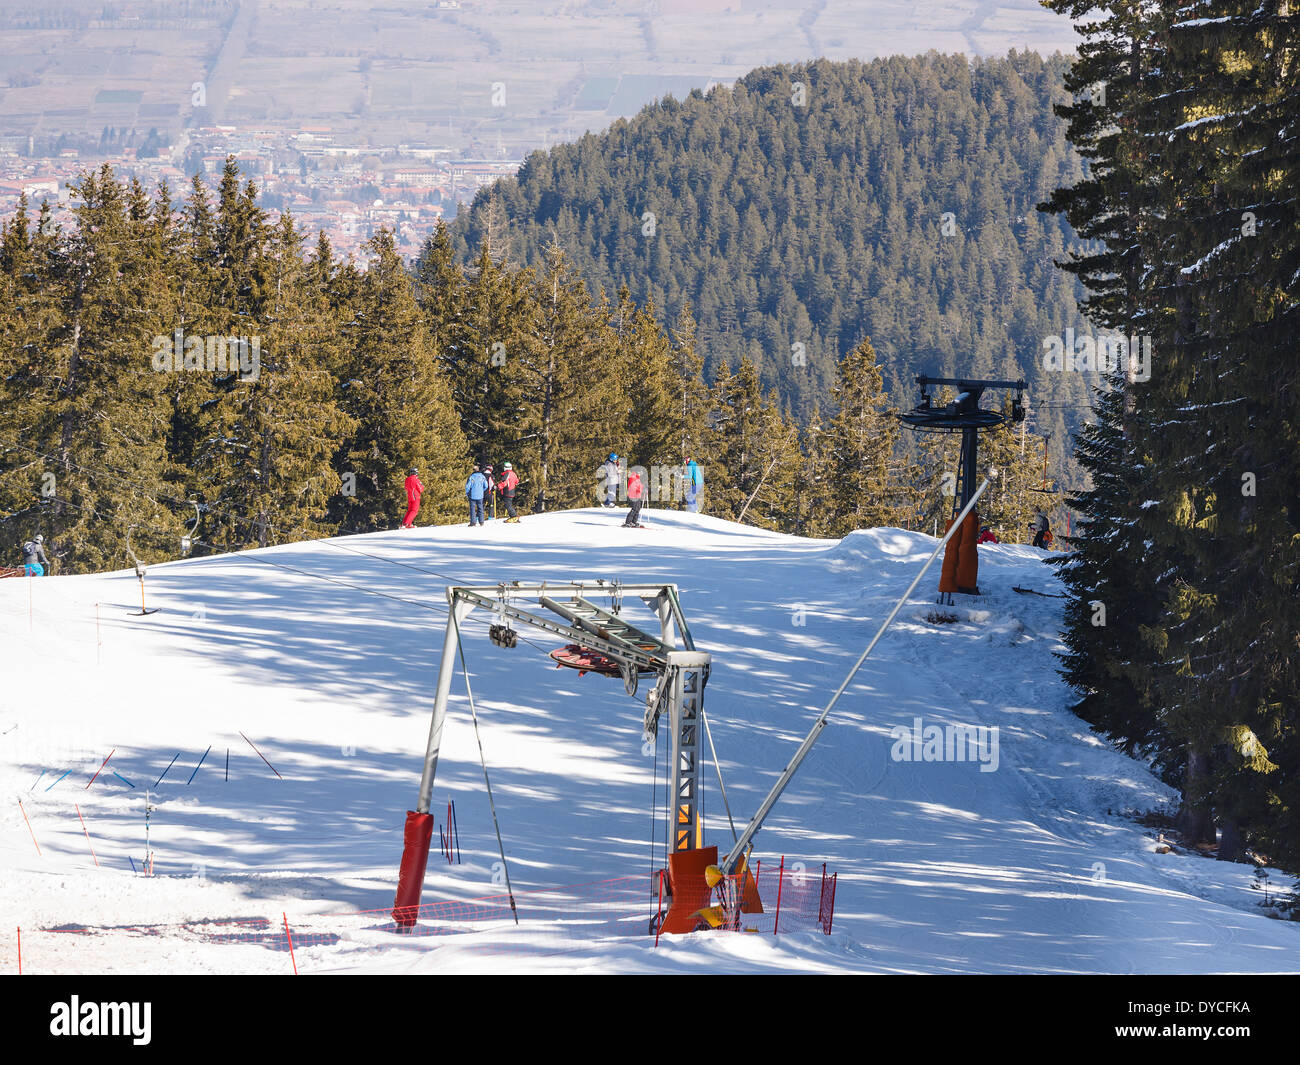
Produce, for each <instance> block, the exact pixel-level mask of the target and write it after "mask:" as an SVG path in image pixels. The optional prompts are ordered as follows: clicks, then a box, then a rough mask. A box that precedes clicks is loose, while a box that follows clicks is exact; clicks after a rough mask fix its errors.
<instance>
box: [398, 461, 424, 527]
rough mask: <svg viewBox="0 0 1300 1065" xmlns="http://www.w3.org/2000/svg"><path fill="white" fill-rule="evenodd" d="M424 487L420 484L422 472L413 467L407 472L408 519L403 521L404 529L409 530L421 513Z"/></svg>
mask: <svg viewBox="0 0 1300 1065" xmlns="http://www.w3.org/2000/svg"><path fill="white" fill-rule="evenodd" d="M423 492H424V485H422V484H421V483H420V471H419V470H417V469H415V468H414V467H412V468H411V469H409V470H407V471H406V517H405V518H403V519H402V528H403V529H409V528H410V527H411V525H412V523H413V522H414V521H415V516H416V515H417V514H419V513H420V496H421V495H422V494H423Z"/></svg>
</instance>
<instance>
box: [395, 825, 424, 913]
mask: <svg viewBox="0 0 1300 1065" xmlns="http://www.w3.org/2000/svg"><path fill="white" fill-rule="evenodd" d="M403 836H404V842H403V846H402V868H401V870H400V871H399V872H398V874H397V898H396V899H395V900H394V901H393V920H394V921H396V922H397V923H398V924H400V925H402V926H404V927H407V928H409V927H411V926H412V925H413V924H415V919H416V917H417V915H418V914H419V912H420V893H421V892H422V891H423V890H424V870H425V867H426V866H427V865H428V864H429V842H430V841H431V840H432V839H433V814H417V813H416V812H415V811H414V810H407V811H406V830H405V832H404V834H403Z"/></svg>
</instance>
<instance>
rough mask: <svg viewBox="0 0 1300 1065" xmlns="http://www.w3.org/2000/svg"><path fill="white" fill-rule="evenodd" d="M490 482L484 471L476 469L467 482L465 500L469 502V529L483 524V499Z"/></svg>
mask: <svg viewBox="0 0 1300 1065" xmlns="http://www.w3.org/2000/svg"><path fill="white" fill-rule="evenodd" d="M487 490H488V480H487V478H486V477H485V476H483V471H482V470H480V469H478V468H477V467H475V469H474V472H473V473H471V474H470V475H469V480H468V481H466V482H465V498H466V499H468V500H469V527H470V528H471V529H472V528H474V526H475V525H482V524H483V497H484V496H486V495H487Z"/></svg>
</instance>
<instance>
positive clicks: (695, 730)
mask: <svg viewBox="0 0 1300 1065" xmlns="http://www.w3.org/2000/svg"><path fill="white" fill-rule="evenodd" d="M624 596H635V597H637V598H639V599H641V600H642V602H644V603H645V604H646V606H647V607H648V608H649V609H650V610H651V611H652V612H653V613H654V614H655V615H657V617H658V619H659V634H658V635H654V634H652V633H649V632H645V631H643V630H642V629H639V628H637V627H636V626H634V625H632V624H630V623H629V622H628V621H626V620H625V619H624V618H623V617H621V616H620V612H621V606H622V599H623V597H624ZM598 599H604V600H608V601H609V603H610V606H609V607H608V608H606V607H605V606H602V605H600V604H599V603H597V602H596V601H595V600H598ZM447 600H448V605H449V616H448V619H447V631H446V636H445V638H444V643H443V654H442V660H441V663H440V665H439V670H438V681H437V688H436V693H435V696H434V707H433V716H432V720H431V722H430V726H429V740H428V744H427V746H426V750H425V758H424V769H423V773H422V775H421V779H420V791H419V796H418V798H417V801H416V806H415V809H414V810H408V811H407V814H406V826H405V832H404V846H403V853H402V864H401V869H400V872H399V875H398V884H397V894H396V898H395V899H394V903H393V911H392V916H393V920H394V922H395V923H396V924H397V925H399V926H401V927H403V928H406V929H409V928H411V927H412V926H413V925H414V924H415V923H416V920H417V917H418V914H419V907H420V896H421V893H422V890H423V885H424V875H425V868H426V864H427V861H428V855H429V846H430V842H431V839H432V831H433V818H432V815H431V813H430V806H431V802H432V796H433V782H434V776H435V773H436V771H437V765H438V756H439V750H440V747H441V743H442V730H443V726H444V724H445V721H446V713H447V702H448V697H449V695H450V692H451V681H452V673H453V671H454V668H455V661H456V658H457V653H458V651H462V644H461V633H460V629H461V625H462V624H463V623H464V621H465V619H466V618H467V617H469V615H470V614H471V613H472V612H473V611H474V610H476V609H484V610H487V611H490V612H492V613H493V614H494V615H495V617H494V623H493V624H492V625H491V626H490V628H489V638H490V640H491V641H492V643H493V644H494V645H496V646H499V647H515V646H517V643H518V636H517V634H516V632H515V631H514V628H513V625H515V624H522V625H527V626H529V627H531V628H535V629H539V630H541V631H543V632H546V633H549V634H551V635H553V636H560V637H562V638H564V639H565V640H566V641H567V642H566V643H565V645H564V646H563V647H561V648H559V649H557V650H555V651H552V652H550V657H551V658H552V659H553V660H554V661H555V663H556V665H557V667H564V666H567V667H569V668H571V669H576V670H577V671H578V673H579V675H580V676H581V675H583V674H586V673H599V674H601V675H604V676H611V677H619V678H621V679H622V680H623V686H624V690H625V691H626V692H627V693H628V694H629V695H635V693H636V691H637V687H638V683H639V679H640V678H641V677H643V676H654V677H655V678H656V680H655V683H654V685H653V687H652V688H651V690H650V692H649V693H648V698H647V702H646V710H645V717H644V721H643V724H644V728H645V734H646V737H647V738H648V739H649V738H654V737H656V736H657V734H658V729H659V724H660V721H661V720H664V719H666V720H667V723H668V725H669V728H670V732H671V737H670V739H671V753H670V756H669V760H668V782H667V783H668V787H669V790H670V792H671V795H672V799H671V801H670V804H669V817H670V819H671V822H672V833H671V841H670V843H669V853H668V855H667V876H666V887H667V893H668V896H669V900H670V901H669V906H668V909H667V912H666V913H664V914H662V915H660V916H659V917H658V922H659V924H658V931H660V932H663V933H674V932H692V931H694V930H695V929H696V928H697V927H698V926H699V925H700V923H701V917H700V911H701V910H703V909H704V908H705V907H707V905H708V902H709V898H710V895H711V892H712V887H711V886H710V885H709V884H708V883H707V881H706V878H705V870H706V869H708V868H709V867H710V866H715V865H717V862H718V848H717V847H716V846H712V847H706V846H704V844H703V820H702V816H701V810H700V798H701V780H700V768H701V764H702V759H703V751H702V750H701V746H700V745H701V742H702V741H703V739H704V737H705V734H706V732H707V721H706V720H705V719H704V689H705V686H706V684H707V683H708V679H709V670H710V667H711V663H712V657H711V656H710V655H709V654H708V653H707V652H704V651H699V650H697V649H696V647H695V642H694V640H693V639H692V637H691V632H690V628H689V627H688V626H687V624H686V619H685V616H684V615H683V613H682V608H681V603H680V600H679V598H678V591H677V586H676V585H674V584H665V583H656V584H633V583H623V582H618V581H613V582H611V581H603V580H597V581H573V582H564V583H543V584H538V585H523V584H520V583H517V582H511V583H509V584H499V585H495V586H486V587H465V586H457V587H449V588H448V589H447ZM525 603H526V604H527V607H528V608H527V609H526V608H525V606H524V605H523V604H525ZM534 607H540V608H541V610H537V609H533V608H534ZM462 653H463V652H462ZM462 667H463V658H462ZM470 699H471V712H473V697H472V695H471V696H470ZM710 742H711V740H710ZM715 761H716V758H715ZM489 794H490V784H489ZM724 799H725V792H724ZM741 874H742V876H744V877H745V879H744V881H743V883H744V889H745V890H744V892H743V896H744V899H743V901H744V903H745V906H744V908H743V909H744V912H762V903H761V902H760V901H759V898H758V892H757V890H756V888H755V887H754V886H753V878H752V876H748V874H747V873H746V871H745V870H743V869H742V870H741ZM508 875H509V874H508V872H507V885H508ZM511 905H512V909H513V892H512V902H511Z"/></svg>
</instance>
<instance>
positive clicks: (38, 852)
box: [18, 799, 45, 858]
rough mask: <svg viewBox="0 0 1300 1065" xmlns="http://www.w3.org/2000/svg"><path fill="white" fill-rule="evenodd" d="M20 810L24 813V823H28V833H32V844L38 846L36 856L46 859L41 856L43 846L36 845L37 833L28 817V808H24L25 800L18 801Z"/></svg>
mask: <svg viewBox="0 0 1300 1065" xmlns="http://www.w3.org/2000/svg"><path fill="white" fill-rule="evenodd" d="M18 809H20V810H22V812H23V820H24V821H27V831H28V832H31V834H32V843H35V844H36V854H37V856H38V857H42V858H43V857H45V856H44V855H43V854H41V845H40V844H39V843H36V832H35V831H34V830H33V829H32V823H31V821H30V820H28V817H27V810H26V808H25V807H24V806H23V800H22V799H19V800H18Z"/></svg>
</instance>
